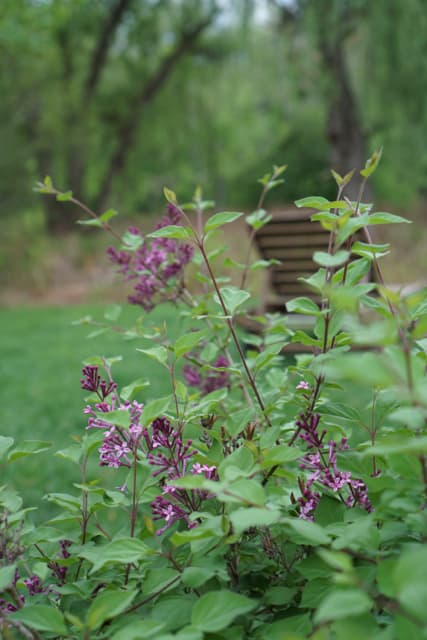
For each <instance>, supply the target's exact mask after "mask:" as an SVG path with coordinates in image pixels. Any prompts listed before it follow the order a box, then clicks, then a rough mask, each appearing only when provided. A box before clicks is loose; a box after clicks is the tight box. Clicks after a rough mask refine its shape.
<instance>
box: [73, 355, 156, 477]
mask: <svg viewBox="0 0 427 640" xmlns="http://www.w3.org/2000/svg"><path fill="white" fill-rule="evenodd" d="M83 374H84V375H85V378H83V382H82V385H83V384H85V386H84V388H88V387H89V386H90V387H91V388H93V389H96V391H97V393H98V396H99V397H100V398H101V399H102V401H101V402H96V403H95V404H94V405H88V406H86V407H85V409H84V413H85V414H87V415H88V416H89V418H88V423H87V429H103V430H104V440H103V443H102V446H101V447H100V449H99V454H100V465H101V466H107V467H113V468H115V469H117V468H118V467H129V466H130V464H131V459H132V455H133V454H134V453H135V452H136V450H137V448H138V444H139V441H140V439H141V435H142V425H141V424H140V418H141V415H142V409H143V405H142V404H140V403H139V402H136V400H134V401H133V402H129V401H126V402H124V403H123V402H121V401H120V398H119V396H118V395H117V394H116V393H113V392H114V391H115V390H116V389H117V384H116V383H115V382H113V380H111V379H110V381H109V382H108V383H107V381H106V380H101V378H100V376H99V375H98V368H97V367H85V368H84V369H83ZM108 374H109V372H108ZM91 390H92V389H91ZM115 410H119V411H125V412H127V413H128V414H129V419H130V426H129V429H120V428H118V427H116V426H114V425H113V424H111V422H108V420H104V419H103V418H102V417H100V416H99V414H100V413H101V414H106V416H107V414H108V413H110V412H111V411H115Z"/></svg>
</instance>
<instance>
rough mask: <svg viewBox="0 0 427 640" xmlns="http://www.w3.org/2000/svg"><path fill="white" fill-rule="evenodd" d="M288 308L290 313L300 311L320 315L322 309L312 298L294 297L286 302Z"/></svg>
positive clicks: (306, 314)
mask: <svg viewBox="0 0 427 640" xmlns="http://www.w3.org/2000/svg"><path fill="white" fill-rule="evenodd" d="M286 310H287V311H288V312H289V313H300V314H301V315H305V316H313V315H314V316H318V315H319V314H320V309H319V307H318V306H317V304H316V303H315V302H313V300H310V298H305V297H300V298H293V299H292V300H289V301H288V302H287V303H286Z"/></svg>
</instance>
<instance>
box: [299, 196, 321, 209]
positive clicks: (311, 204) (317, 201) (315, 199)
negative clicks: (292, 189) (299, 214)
mask: <svg viewBox="0 0 427 640" xmlns="http://www.w3.org/2000/svg"><path fill="white" fill-rule="evenodd" d="M295 205H296V206H297V207H299V208H301V207H307V208H309V209H324V208H325V207H326V206H328V205H329V200H327V199H326V198H323V196H310V197H308V198H301V200H295Z"/></svg>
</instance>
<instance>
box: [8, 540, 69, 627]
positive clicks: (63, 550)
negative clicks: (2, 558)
mask: <svg viewBox="0 0 427 640" xmlns="http://www.w3.org/2000/svg"><path fill="white" fill-rule="evenodd" d="M71 544H72V542H71V540H60V541H59V545H60V551H59V554H58V556H57V558H58V560H59V559H66V558H69V557H70V556H71V554H70V552H69V551H68V548H69V547H70V546H71ZM15 559H16V558H15ZM47 566H48V567H49V569H50V570H51V576H52V577H54V578H55V584H48V585H44V584H43V582H42V581H41V579H40V577H39V576H38V575H36V574H32V575H30V576H29V577H28V578H24V579H23V580H22V582H23V583H24V585H25V586H26V588H27V590H28V596H30V597H32V596H36V595H38V594H41V593H47V594H58V592H57V591H56V589H55V587H56V586H57V585H60V586H62V585H64V584H65V580H66V576H67V567H66V566H64V565H62V564H60V563H59V562H57V561H56V560H52V561H51V562H49V563H48V565H47ZM19 578H20V576H19V571H18V569H16V570H15V575H14V578H13V582H12V587H13V590H14V591H15V602H12V601H10V600H5V599H4V598H0V620H1V619H2V617H4V616H6V615H7V614H9V613H13V612H14V611H17V610H18V608H19V607H18V602H19V603H20V605H21V606H23V605H25V601H26V597H25V596H24V595H23V594H22V593H18V591H17V590H16V586H17V582H18V580H19ZM18 598H19V601H18Z"/></svg>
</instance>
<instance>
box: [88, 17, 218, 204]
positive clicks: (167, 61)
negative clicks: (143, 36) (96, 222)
mask: <svg viewBox="0 0 427 640" xmlns="http://www.w3.org/2000/svg"><path fill="white" fill-rule="evenodd" d="M215 13H216V9H214V10H213V11H212V12H211V13H210V14H209V15H208V17H207V18H205V19H204V20H202V21H200V22H199V23H198V24H196V25H195V26H194V27H193V28H192V29H191V30H188V31H183V32H182V34H181V37H180V39H179V41H178V43H177V45H176V47H175V49H174V50H173V51H172V52H171V53H170V54H169V55H167V56H165V57H164V58H163V60H162V61H161V62H160V63H159V66H158V68H157V69H156V70H155V71H154V72H153V74H152V75H151V77H149V78H148V79H147V81H146V82H145V84H144V85H143V86H142V87H141V89H140V91H139V92H138V93H137V94H136V96H135V97H134V100H133V104H132V105H131V108H130V110H129V113H128V116H127V118H126V119H125V120H124V122H123V123H122V125H121V127H120V128H119V131H118V134H117V139H118V143H117V147H116V149H115V151H114V152H113V155H112V156H111V159H110V162H109V165H108V167H107V170H106V172H105V175H104V178H103V180H102V181H101V186H100V189H99V194H98V197H97V198H96V204H95V209H96V210H97V211H101V210H102V209H103V208H104V205H105V202H106V200H107V198H108V196H109V194H110V191H111V186H112V182H113V178H114V176H115V175H117V174H118V173H120V171H122V170H123V168H124V166H125V163H126V158H127V155H128V153H129V151H130V149H131V146H132V142H133V141H134V140H135V135H134V134H135V131H136V129H137V127H138V124H139V120H140V116H141V112H142V111H143V109H144V106H145V105H146V104H148V103H149V102H151V101H152V100H153V98H154V97H155V96H156V95H157V93H159V91H160V89H161V88H162V87H163V85H164V84H165V82H166V80H167V79H168V77H169V76H170V75H171V73H172V71H173V70H174V68H175V67H176V65H177V64H178V62H179V61H180V59H181V58H182V57H184V55H185V54H186V53H188V52H189V51H190V50H191V49H192V48H193V46H194V44H195V42H196V41H197V39H198V37H199V36H200V34H201V33H202V32H203V31H204V30H205V29H206V28H207V27H208V26H209V25H210V24H211V22H212V20H213V17H214V15H215Z"/></svg>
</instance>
